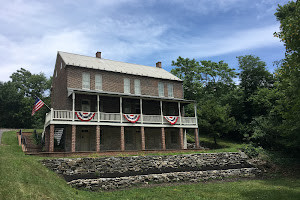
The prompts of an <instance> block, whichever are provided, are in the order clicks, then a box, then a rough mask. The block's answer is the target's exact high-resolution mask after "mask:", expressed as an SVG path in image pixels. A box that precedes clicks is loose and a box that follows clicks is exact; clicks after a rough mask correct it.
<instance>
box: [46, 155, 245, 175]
mask: <svg viewBox="0 0 300 200" xmlns="http://www.w3.org/2000/svg"><path fill="white" fill-rule="evenodd" d="M42 162H43V164H44V165H45V166H47V167H48V168H50V169H51V170H53V171H55V172H56V173H58V174H62V175H63V176H64V177H65V179H66V180H74V179H79V178H81V177H83V178H112V177H121V176H129V175H131V176H132V175H147V174H158V173H169V172H180V171H203V170H218V169H223V170H224V169H238V168H245V167H251V165H250V164H249V163H248V162H247V156H246V155H245V154H244V153H203V154H188V155H174V156H131V157H105V158H73V159H68V158H60V159H46V160H43V161H42Z"/></svg>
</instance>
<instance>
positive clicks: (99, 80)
mask: <svg viewBox="0 0 300 200" xmlns="http://www.w3.org/2000/svg"><path fill="white" fill-rule="evenodd" d="M95 90H102V74H95Z"/></svg>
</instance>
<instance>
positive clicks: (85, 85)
mask: <svg viewBox="0 0 300 200" xmlns="http://www.w3.org/2000/svg"><path fill="white" fill-rule="evenodd" d="M82 89H90V74H89V73H87V72H83V73H82Z"/></svg>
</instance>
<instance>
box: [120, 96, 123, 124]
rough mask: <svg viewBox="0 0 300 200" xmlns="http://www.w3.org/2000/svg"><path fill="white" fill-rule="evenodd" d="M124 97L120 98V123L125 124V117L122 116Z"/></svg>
mask: <svg viewBox="0 0 300 200" xmlns="http://www.w3.org/2000/svg"><path fill="white" fill-rule="evenodd" d="M122 112H123V111H122V97H120V121H121V123H122V122H123V116H122Z"/></svg>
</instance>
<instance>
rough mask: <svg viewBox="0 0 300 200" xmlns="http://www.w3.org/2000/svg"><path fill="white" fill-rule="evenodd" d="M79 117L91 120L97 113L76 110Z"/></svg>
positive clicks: (82, 119) (83, 119) (81, 119)
mask: <svg viewBox="0 0 300 200" xmlns="http://www.w3.org/2000/svg"><path fill="white" fill-rule="evenodd" d="M75 113H76V115H77V117H78V119H80V121H85V122H87V121H90V120H91V119H93V117H94V116H95V114H96V113H92V112H75Z"/></svg>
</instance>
